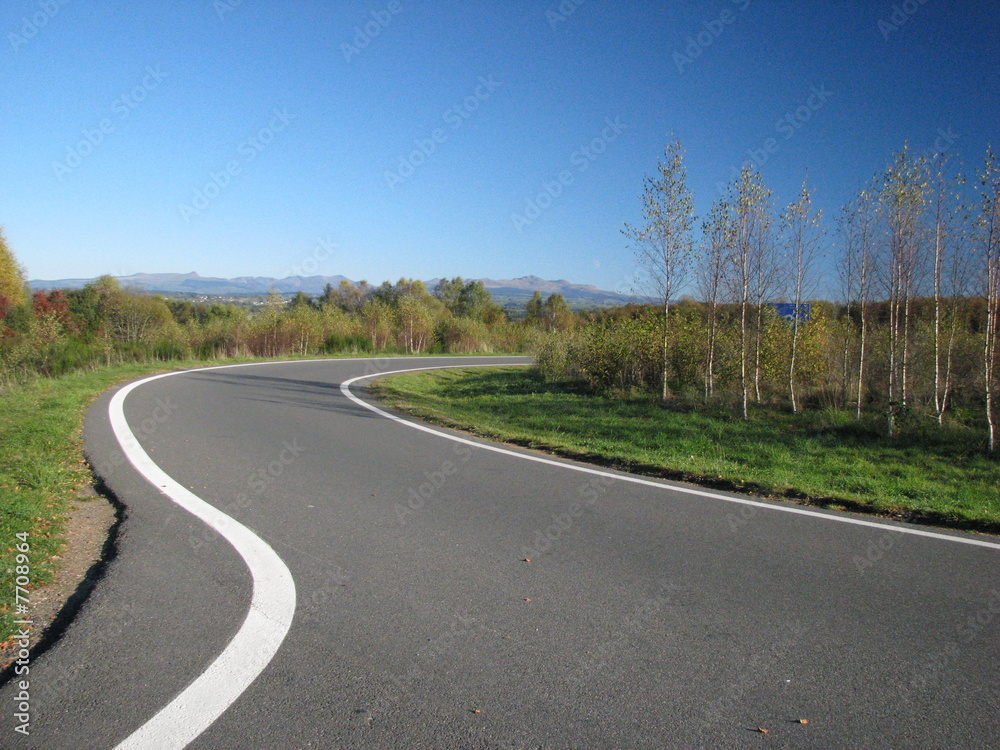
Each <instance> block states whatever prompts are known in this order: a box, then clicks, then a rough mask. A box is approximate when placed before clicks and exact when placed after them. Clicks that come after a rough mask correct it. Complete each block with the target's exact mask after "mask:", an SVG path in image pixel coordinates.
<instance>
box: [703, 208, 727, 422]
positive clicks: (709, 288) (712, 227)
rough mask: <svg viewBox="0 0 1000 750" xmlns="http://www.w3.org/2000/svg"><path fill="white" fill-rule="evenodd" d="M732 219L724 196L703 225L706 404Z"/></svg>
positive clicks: (711, 384) (712, 383) (710, 392)
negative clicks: (706, 333) (706, 331)
mask: <svg viewBox="0 0 1000 750" xmlns="http://www.w3.org/2000/svg"><path fill="white" fill-rule="evenodd" d="M731 233H732V218H731V216H730V206H729V204H728V203H727V202H726V201H725V200H724V199H722V198H719V199H718V200H716V201H715V202H714V203H712V208H711V211H710V212H709V215H708V219H707V220H706V221H705V222H704V223H703V224H702V237H703V240H702V241H703V246H702V247H703V263H702V265H701V266H700V267H699V269H698V291H699V293H700V294H701V298H702V300H703V301H704V302H705V305H706V307H707V310H706V315H707V318H708V347H707V351H706V354H705V403H708V402H709V401H710V400H711V399H712V397H713V396H714V395H715V350H716V341H717V339H718V326H719V302H720V301H721V297H722V293H723V286H724V284H725V280H726V271H727V269H728V268H729V264H730V262H731V258H730V256H729V253H730V251H731V247H732V238H731Z"/></svg>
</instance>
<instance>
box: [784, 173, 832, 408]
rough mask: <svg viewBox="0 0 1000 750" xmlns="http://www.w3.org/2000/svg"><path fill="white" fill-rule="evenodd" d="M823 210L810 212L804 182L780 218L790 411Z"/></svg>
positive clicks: (795, 402) (809, 195) (794, 404)
mask: <svg viewBox="0 0 1000 750" xmlns="http://www.w3.org/2000/svg"><path fill="white" fill-rule="evenodd" d="M821 218H822V211H813V208H812V193H811V192H810V191H809V185H808V183H807V182H803V183H802V190H801V191H800V192H799V197H798V199H797V200H795V201H794V202H793V203H791V204H789V206H788V208H787V209H786V210H785V213H784V215H783V216H782V221H783V223H784V230H785V252H786V259H787V262H788V266H787V271H788V276H787V278H788V286H789V291H790V294H789V296H790V297H791V298H792V304H793V308H792V310H793V314H792V343H791V352H790V355H789V365H788V396H789V399H790V400H791V402H792V412H793V413H798V411H799V405H798V398H797V394H796V390H795V381H796V371H795V365H796V358H797V355H798V342H799V324H800V318H801V308H802V305H803V302H804V300H805V299H806V298H807V297H808V296H810V295H811V294H812V292H813V291H814V288H813V287H814V284H815V278H814V275H813V270H814V265H815V263H816V260H817V255H818V254H819V243H820V240H821V239H822V236H823V231H822V229H821V228H820V219H821Z"/></svg>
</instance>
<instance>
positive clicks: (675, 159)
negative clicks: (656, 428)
mask: <svg viewBox="0 0 1000 750" xmlns="http://www.w3.org/2000/svg"><path fill="white" fill-rule="evenodd" d="M657 171H658V172H659V177H658V178H657V177H646V179H645V191H644V192H643V194H642V196H641V200H642V215H643V219H644V221H645V223H644V224H643V226H641V227H633V226H630V225H628V224H626V225H625V228H624V229H623V230H622V231H623V233H624V234H625V235H626V236H627V237H628V238H629V239H631V240H632V243H633V247H634V250H635V253H636V260H637V262H638V264H639V266H640V268H641V269H642V270H643V271H644V273H645V275H646V278H647V280H648V282H649V284H650V285H651V286H652V288H653V289H654V290H655V291H656V292H657V295H658V297H659V298H660V299H661V300H662V306H663V329H662V332H661V333H662V341H663V381H662V396H663V400H664V401H666V400H667V398H668V397H669V395H670V391H669V385H668V382H669V377H670V372H669V370H670V367H669V363H670V306H671V303H672V302H673V299H674V296H675V295H676V294H677V292H678V290H680V289H681V288H682V287H683V286H684V283H685V282H686V280H687V277H688V274H689V271H690V265H691V256H692V254H693V251H694V245H693V241H692V239H691V226H692V225H693V224H694V220H695V217H694V201H693V200H692V197H691V191H690V190H689V189H688V187H687V169H686V168H685V167H684V150H683V148H682V147H681V143H680V141H679V140H678V139H676V138H675V139H674V140H673V141H671V142H670V143H668V144H667V146H666V148H665V149H664V159H663V161H661V162H660V163H659V164H658V165H657Z"/></svg>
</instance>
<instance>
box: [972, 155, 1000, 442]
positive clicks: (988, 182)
mask: <svg viewBox="0 0 1000 750" xmlns="http://www.w3.org/2000/svg"><path fill="white" fill-rule="evenodd" d="M980 184H981V186H982V192H981V196H982V203H981V210H980V213H979V216H978V217H977V225H978V226H977V229H978V238H977V239H978V241H979V242H978V244H979V259H980V263H981V267H980V268H981V274H982V292H983V296H984V297H985V301H986V321H985V329H984V331H983V390H984V397H985V406H986V423H987V425H988V429H989V437H988V443H987V446H988V450H989V452H990V453H993V452H994V451H995V450H996V417H995V415H994V403H993V402H994V400H995V399H996V389H997V343H998V342H997V339H998V336H1000V331H998V330H997V326H998V324H1000V162H998V161H997V157H996V154H994V152H993V149H992V148H988V149H987V150H986V160H985V163H984V165H983V171H982V172H981V173H980Z"/></svg>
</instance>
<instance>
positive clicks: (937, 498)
mask: <svg viewBox="0 0 1000 750" xmlns="http://www.w3.org/2000/svg"><path fill="white" fill-rule="evenodd" d="M372 391H373V393H374V394H375V395H376V396H377V397H379V398H381V399H382V400H383V401H384V402H386V403H387V404H388V405H390V406H392V407H395V408H398V409H401V410H403V411H407V412H409V413H411V414H414V415H415V416H419V417H422V418H426V419H430V420H432V421H436V422H438V423H441V424H446V425H449V426H453V427H460V428H463V429H468V430H471V431H472V432H475V433H476V434H479V435H482V436H484V437H489V438H494V439H499V440H503V441H507V442H511V443H515V444H518V445H523V446H527V447H532V448H537V449H542V450H547V451H550V452H553V453H557V454H559V455H564V456H569V457H573V458H580V459H583V460H587V461H592V462H596V463H600V464H604V465H610V466H616V467H619V468H622V469H627V470H630V471H635V472H638V473H644V474H650V475H654V476H661V477H666V478H671V479H680V480H684V481H690V482H694V483H697V484H703V485H708V486H712V487H716V488H722V489H729V490H736V491H740V492H748V493H751V494H755V495H759V496H763V497H777V498H790V499H794V500H797V501H800V502H807V503H810V504H815V505H821V506H826V507H838V508H847V509H850V510H856V511H863V512H872V513H877V514H880V515H885V516H890V517H894V518H899V519H904V520H908V521H914V522H923V523H932V524H937V525H943V526H951V527H955V528H963V529H969V530H978V531H986V532H990V533H1000V461H998V460H997V459H996V458H988V457H987V456H985V455H984V453H983V446H982V436H981V434H980V433H979V432H977V431H975V430H972V429H967V428H964V427H961V426H946V427H944V428H940V427H938V426H937V425H936V424H930V423H928V424H922V423H917V422H914V423H913V424H910V425H908V426H907V427H906V428H905V429H903V430H901V431H900V432H899V434H898V435H897V436H896V437H895V438H893V439H889V438H887V437H885V435H884V433H883V431H882V430H881V425H880V423H879V421H877V420H876V419H875V418H874V417H873V418H871V419H868V420H862V421H861V422H856V421H854V418H853V415H851V414H850V413H848V412H842V411H837V410H824V411H810V412H805V413H800V414H790V413H786V412H781V411H776V410H766V409H758V410H756V411H755V412H754V413H753V414H752V415H751V419H750V420H749V421H746V422H745V421H743V420H741V419H739V418H738V417H736V416H734V414H733V413H732V412H731V411H729V410H727V409H723V408H700V407H691V406H676V405H669V404H667V405H665V404H662V403H661V402H659V401H658V400H657V399H654V398H649V397H628V398H612V397H604V396H596V395H592V394H589V393H587V392H585V391H584V390H583V389H582V388H581V387H580V386H578V385H573V384H563V383H547V382H545V381H544V380H543V379H542V378H541V377H539V376H537V375H536V374H535V373H534V372H533V371H532V370H529V369H514V368H476V369H472V368H467V369H455V370H436V371H431V372H426V373H411V374H405V375H396V376H392V377H389V378H385V379H382V380H379V381H378V382H377V383H375V384H374V385H373V386H372Z"/></svg>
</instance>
